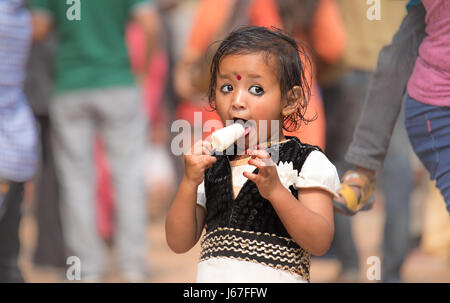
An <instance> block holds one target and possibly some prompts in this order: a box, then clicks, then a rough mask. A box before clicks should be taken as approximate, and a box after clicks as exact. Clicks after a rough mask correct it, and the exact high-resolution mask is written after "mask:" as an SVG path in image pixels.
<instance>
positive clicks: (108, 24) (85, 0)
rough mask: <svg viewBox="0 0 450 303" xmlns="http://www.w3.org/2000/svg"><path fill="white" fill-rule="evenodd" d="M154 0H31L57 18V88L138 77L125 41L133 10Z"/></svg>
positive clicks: (126, 82) (124, 82) (127, 81)
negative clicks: (131, 64)
mask: <svg viewBox="0 0 450 303" xmlns="http://www.w3.org/2000/svg"><path fill="white" fill-rule="evenodd" d="M150 2H151V1H149V0H71V1H66V0H31V9H32V10H40V11H44V12H47V13H49V14H50V16H51V17H52V18H53V21H54V29H55V30H56V33H57V36H58V41H59V44H58V49H57V52H56V62H55V63H56V64H55V69H56V70H55V82H56V84H55V85H56V87H55V88H56V91H59V92H61V91H70V90H76V89H85V88H98V87H104V86H112V85H132V84H133V82H134V79H133V76H132V74H131V68H130V63H129V59H128V53H127V48H126V44H125V27H126V24H127V22H128V18H129V16H130V13H131V12H132V11H133V10H134V9H138V8H139V7H140V6H141V5H142V4H145V3H150ZM77 3H79V6H78V7H77ZM77 17H79V18H77ZM74 18H75V19H74ZM70 19H72V20H70ZM76 19H79V20H76Z"/></svg>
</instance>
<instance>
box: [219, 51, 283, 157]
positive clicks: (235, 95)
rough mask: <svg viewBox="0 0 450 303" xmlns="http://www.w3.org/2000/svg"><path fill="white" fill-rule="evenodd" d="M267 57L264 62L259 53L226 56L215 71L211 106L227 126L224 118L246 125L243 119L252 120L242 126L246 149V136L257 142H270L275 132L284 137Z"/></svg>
mask: <svg viewBox="0 0 450 303" xmlns="http://www.w3.org/2000/svg"><path fill="white" fill-rule="evenodd" d="M269 59H270V60H268V63H269V65H268V64H267V63H266V61H265V60H264V57H263V55H262V54H261V53H252V54H245V55H227V56H226V57H224V58H223V59H222V60H221V62H220V66H219V71H218V73H217V86H216V100H215V107H216V110H217V113H218V114H219V116H220V118H221V120H222V123H223V124H224V125H227V120H233V121H235V122H236V121H237V120H239V119H240V120H243V122H244V123H245V125H246V126H247V125H249V124H250V123H247V121H254V122H255V123H254V124H253V125H252V126H250V128H249V129H247V128H246V133H245V134H246V138H245V143H246V148H248V147H250V146H249V144H250V141H249V140H250V139H249V136H252V141H251V142H252V143H258V144H259V143H263V141H266V140H267V141H270V140H271V138H274V137H275V135H276V134H277V133H278V136H279V138H277V139H279V140H283V139H284V135H283V131H282V127H281V126H282V125H281V121H282V120H281V118H282V115H281V113H282V109H283V104H284V102H283V100H282V96H281V89H280V84H279V80H278V77H277V75H276V63H275V60H273V59H272V58H270V57H269ZM271 121H274V122H272V123H271ZM228 123H230V122H228ZM271 124H272V127H271ZM274 126H276V127H274ZM261 128H265V130H267V131H264V130H263V131H262V133H261V134H263V133H264V134H265V133H267V136H265V135H261V134H260V129H261ZM248 133H249V134H248ZM258 134H260V135H259V136H258ZM260 137H261V138H260ZM255 139H256V141H257V142H255V141H254V140H255ZM260 141H261V142H260Z"/></svg>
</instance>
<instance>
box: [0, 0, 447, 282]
mask: <svg viewBox="0 0 450 303" xmlns="http://www.w3.org/2000/svg"><path fill="white" fill-rule="evenodd" d="M65 2H66V1H52V0H31V1H28V2H26V1H21V0H0V60H1V61H5V62H8V63H11V64H12V63H14V62H19V60H22V61H23V62H25V63H26V65H24V66H23V68H24V74H23V75H17V77H15V76H14V75H12V74H8V73H9V71H8V69H2V68H1V67H0V73H1V74H0V110H1V109H2V108H6V107H7V106H8V100H9V99H8V98H10V99H12V98H14V96H15V95H13V94H16V93H17V96H19V95H20V97H18V98H20V99H21V100H23V101H24V103H27V104H28V105H29V106H30V108H31V110H32V114H33V115H32V116H33V120H34V121H33V122H32V123H33V124H35V126H36V134H35V138H36V140H35V142H34V141H33V140H31V139H30V142H29V143H27V144H28V145H27V148H28V147H30V146H31V148H30V149H35V150H36V159H33V158H32V160H20V161H18V162H19V163H18V167H23V166H24V165H25V166H26V165H28V166H29V167H32V166H35V167H36V171H34V170H32V171H31V172H30V173H28V174H21V175H16V174H14V172H12V173H11V175H6V176H2V175H1V174H0V180H2V178H3V179H4V180H9V181H12V182H2V183H1V184H2V187H1V188H0V227H1V228H2V231H1V232H0V237H1V238H0V246H1V247H0V266H2V267H1V268H7V270H6V269H5V270H4V271H3V272H0V280H4V281H20V280H22V278H21V275H20V269H17V268H16V267H17V266H16V265H17V258H18V255H19V253H18V252H19V250H20V240H19V235H18V226H19V221H20V217H21V215H20V203H21V202H22V200H25V201H27V200H28V202H29V203H30V204H31V205H32V210H33V216H34V217H35V219H36V228H37V231H36V241H35V248H34V251H33V257H32V259H33V263H34V264H35V265H36V266H45V267H54V268H66V267H67V263H66V261H67V257H68V256H77V257H79V258H80V260H81V262H82V264H83V271H82V273H81V278H82V279H84V280H86V281H92V282H100V281H102V279H103V276H104V274H105V267H107V266H108V264H106V261H105V255H106V254H107V252H108V250H109V248H113V249H115V250H116V259H117V268H118V271H119V272H120V273H121V275H122V278H123V281H130V282H134V281H145V280H146V279H147V277H148V274H149V272H151V271H152V268H151V266H149V265H148V263H147V251H148V243H147V240H148V236H147V235H148V233H147V228H148V227H149V226H150V225H149V224H150V223H149V222H151V221H152V220H161V219H162V218H164V217H165V215H166V211H167V210H168V207H169V204H170V202H171V200H172V198H173V195H174V193H175V190H176V187H177V185H178V183H179V180H180V179H181V177H182V175H183V157H181V156H176V155H174V153H173V152H172V149H171V147H172V144H173V138H174V137H175V136H176V135H178V133H177V130H172V129H171V125H172V122H173V121H175V120H179V119H183V120H186V121H188V122H189V124H190V125H191V126H192V132H191V133H190V134H189V136H191V138H195V137H196V136H197V137H198V136H200V137H203V138H205V137H207V136H208V135H209V134H210V133H211V132H212V131H213V130H214V129H212V130H208V131H204V130H203V125H204V123H205V122H206V121H207V120H211V119H216V120H218V119H219V118H218V116H217V115H216V113H215V112H214V111H211V109H210V108H209V105H208V100H207V98H206V94H205V93H206V89H207V83H208V80H209V79H208V73H209V70H208V64H209V60H210V57H211V55H212V53H213V52H214V50H215V48H216V47H217V43H214V42H216V41H220V40H221V39H223V38H224V37H225V35H226V34H227V33H229V32H231V31H232V30H233V29H234V28H236V27H237V26H239V25H249V24H251V25H258V26H266V27H270V26H274V27H277V28H282V29H283V30H285V31H286V32H287V33H289V34H290V35H291V36H293V37H295V38H296V40H297V41H299V43H301V44H303V45H305V46H306V47H307V49H308V53H309V55H310V57H311V58H312V62H313V65H312V69H311V70H309V71H308V73H309V78H310V79H311V82H312V83H311V84H312V95H311V99H310V100H309V105H308V109H307V113H306V115H307V116H308V118H311V119H313V121H312V122H309V123H308V124H305V125H302V126H301V127H300V129H299V130H298V131H297V132H294V133H290V135H294V136H297V137H299V138H300V140H301V141H302V142H306V143H309V144H314V145H318V146H320V147H321V148H322V149H323V150H324V152H325V154H326V155H327V157H328V158H329V159H330V160H331V162H332V163H333V164H334V165H335V166H336V168H337V170H338V173H339V176H342V175H343V174H344V173H345V172H346V171H347V170H348V169H350V168H351V166H352V165H351V164H350V163H349V162H348V161H345V159H344V158H345V154H346V151H347V149H348V147H349V145H350V144H351V142H352V138H353V133H354V130H355V128H356V127H357V123H358V120H359V119H360V113H361V111H362V109H363V106H364V101H365V99H366V94H367V91H368V88H369V85H370V82H371V79H372V78H373V74H374V72H375V70H376V68H377V62H378V56H379V54H380V51H381V49H382V48H383V46H385V45H389V44H390V43H391V41H392V40H393V37H394V34H395V33H396V32H397V30H398V29H399V27H400V25H401V23H402V20H403V19H404V18H405V16H406V14H407V12H408V11H407V8H406V6H407V4H408V2H409V1H407V0H400V1H398V0H397V1H394V0H380V1H379V3H380V5H379V7H377V6H376V5H375V4H367V3H366V1H348V0H237V1H232V0H214V1H213V0H198V1H197V0H184V1H181V0H154V1H144V0H142V1H140V0H123V1H122V0H120V1H119V0H118V1H115V2H114V4H112V3H110V1H106V0H102V1H100V0H99V1H97V2H96V5H93V4H92V5H87V4H86V2H87V1H86V0H80V1H73V2H72V4H66V3H65ZM77 3H78V4H77ZM374 3H378V2H377V1H375V2H374ZM22 5H26V8H24V7H22ZM77 5H79V7H77ZM374 5H375V6H374ZM21 9H23V11H22V12H20V13H18V12H19V10H21ZM77 9H79V10H77ZM376 9H379V10H380V11H379V12H378V13H379V14H380V18H376V14H374V15H373V16H371V15H370V14H371V13H372V11H371V10H376ZM410 9H411V8H410ZM27 12H28V13H29V15H28V17H27V16H26V14H27ZM16 13H17V14H20V16H21V18H22V17H23V18H24V22H23V24H27V22H28V24H30V28H29V29H28V30H29V31H30V32H29V33H25V32H24V31H27V29H26V28H25V26H24V25H20V26H23V27H24V28H21V27H20V26H19V25H18V22H19V18H18V17H17V16H18V15H17V16H16V15H14V14H16ZM8 14H10V16H12V17H8ZM371 17H373V18H375V20H373V18H371ZM422 17H423V18H424V16H422ZM27 18H29V19H28V21H27V20H25V19H27ZM422 22H424V21H423V20H422ZM8 23H11V27H10V28H9V29H7V30H8V32H9V33H13V34H12V35H15V38H14V39H15V41H13V42H14V45H13V44H12V43H13V42H11V41H8V40H6V43H11V44H3V42H1V39H2V38H4V37H6V36H7V35H6V34H5V32H3V31H5V29H3V30H2V26H8ZM15 23H17V24H15ZM4 24H6V25H4ZM14 31H17V34H14ZM19 33H23V38H21V39H19V38H18V37H19V36H20V35H19ZM26 37H32V38H30V40H29V41H28V42H26V41H25V40H26ZM14 39H13V40H14ZM28 49H29V51H28ZM20 53H23V54H22V56H28V58H27V59H26V60H23V58H22V59H21V58H19V57H20V56H18V55H17V54H20ZM395 63H396V62H390V63H389V62H388V63H386V64H391V65H394V64H395ZM2 64H3V62H0V66H1V65H2ZM18 64H20V63H18ZM378 64H380V63H378ZM15 79H16V80H15ZM14 81H15V82H14ZM391 81H395V79H391ZM14 85H17V87H23V94H20V93H19V92H14V91H13V90H12V89H11V87H13V86H14ZM402 98H403V96H402ZM4 100H5V101H4ZM399 111H400V112H401V114H400V115H398V117H399V118H398V121H397V122H396V124H395V127H394V130H393V135H392V137H391V138H390V139H389V140H388V141H390V145H389V150H388V152H387V154H386V158H385V160H384V165H383V167H382V168H381V169H379V171H378V176H377V190H376V207H381V208H383V209H384V210H385V223H384V232H383V243H382V249H381V250H382V271H381V272H382V281H383V282H401V281H402V276H401V268H402V265H403V263H404V261H405V259H406V257H407V256H408V254H409V253H410V252H411V251H412V250H413V249H418V248H422V249H424V248H426V249H428V250H429V251H432V252H434V253H438V254H441V255H444V256H446V257H447V258H448V259H449V260H450V222H449V216H448V213H447V212H446V211H445V203H444V198H443V197H442V196H440V195H434V192H432V191H431V189H432V188H433V187H434V185H430V178H429V175H428V172H427V171H426V170H425V169H424V167H423V166H422V164H421V163H420V161H419V160H418V159H417V157H416V156H415V155H414V153H413V151H412V148H411V147H410V143H409V139H408V135H407V133H406V129H405V126H404V121H403V120H404V118H403V117H404V114H402V113H403V109H402V108H400V109H399ZM447 111H448V107H447ZM199 112H200V113H201V114H202V116H201V117H202V119H201V120H198V119H195V117H194V114H195V113H199ZM5 115H6V114H5ZM5 117H6V116H2V114H0V119H5V120H4V121H6V118H5ZM30 117H31V115H30ZM378 123H379V124H380V125H382V124H383V123H384V121H378ZM0 126H2V123H1V121H0ZM18 127H19V128H21V129H23V126H21V125H19V126H18ZM2 131H4V130H3V129H0V135H1V132H2ZM30 132H31V133H33V131H32V130H30V131H29V132H27V133H26V134H23V133H21V132H17V133H16V136H25V135H27V136H33V135H30ZM1 142H2V141H1V140H0V147H2V145H1ZM14 144H18V146H19V143H17V142H14ZM18 148H19V149H21V151H22V152H23V151H24V150H23V148H22V147H20V146H19V147H18ZM1 153H2V151H1V150H0V156H1ZM26 159H28V158H26ZM35 162H36V163H35ZM17 171H18V170H15V172H17ZM0 172H1V164H0ZM13 190H14V192H13ZM6 193H8V194H7V195H6ZM23 193H25V198H24V199H22V196H23ZM430 193H433V199H432V200H433V201H436V203H437V204H439V205H440V206H442V207H439V206H438V207H437V209H438V210H437V211H435V212H434V213H432V214H431V217H432V219H431V220H430V219H427V220H426V219H425V213H427V214H428V215H429V216H430V214H429V212H430V210H427V207H429V205H428V204H426V203H424V201H426V200H430V199H428V198H427V197H428V196H429V195H430ZM13 194H14V196H13ZM8 199H9V200H8ZM2 201H3V202H2ZM12 201H15V202H16V205H15V206H14V207H10V206H9V207H7V206H8V205H7V202H8V203H12ZM431 209H436V208H433V207H432V208H431ZM3 210H5V211H3ZM353 220H354V217H350V216H345V215H341V214H338V213H336V214H335V225H336V226H335V237H334V241H333V244H332V247H331V248H330V250H329V252H328V253H327V254H326V255H325V257H326V258H334V259H336V260H338V262H339V264H340V265H341V269H340V272H339V275H338V277H336V281H344V282H358V281H360V280H359V279H360V276H361V274H360V272H361V268H360V267H361V263H362V262H364V261H361V260H360V258H361V257H360V254H359V252H358V245H357V243H355V241H356V240H355V238H354V237H353ZM427 222H433V224H434V226H433V227H430V226H427V224H429V223H427ZM438 222H440V223H438ZM6 224H8V226H6ZM436 224H437V225H438V226H436ZM6 227H7V228H8V229H7V230H6V231H5V228H6ZM367 237H371V235H367ZM434 238H437V240H434ZM425 240H426V241H425ZM17 270H19V271H17ZM64 279H65V277H64V278H62V280H64Z"/></svg>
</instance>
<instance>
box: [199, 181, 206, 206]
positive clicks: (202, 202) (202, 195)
mask: <svg viewBox="0 0 450 303" xmlns="http://www.w3.org/2000/svg"><path fill="white" fill-rule="evenodd" d="M197 205H200V206H202V207H204V208H205V209H206V194H205V181H202V183H200V185H199V186H198V188H197Z"/></svg>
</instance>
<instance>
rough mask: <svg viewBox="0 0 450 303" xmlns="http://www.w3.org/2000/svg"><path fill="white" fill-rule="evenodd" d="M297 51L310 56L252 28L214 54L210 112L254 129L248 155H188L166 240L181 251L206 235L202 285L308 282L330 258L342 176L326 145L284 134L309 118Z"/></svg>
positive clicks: (277, 34) (203, 145) (205, 144)
mask: <svg viewBox="0 0 450 303" xmlns="http://www.w3.org/2000/svg"><path fill="white" fill-rule="evenodd" d="M299 53H301V54H303V55H305V52H304V51H303V50H302V49H300V51H299V47H298V45H297V42H296V41H295V40H293V39H292V38H290V37H289V36H287V35H286V34H284V33H283V32H281V31H279V30H275V29H272V30H269V29H267V28H265V27H256V26H246V27H240V28H238V29H236V30H234V31H233V32H231V34H230V35H229V36H228V37H227V38H226V39H224V40H223V41H222V42H221V44H220V46H219V48H218V49H217V51H216V53H215V55H214V58H213V60H212V65H211V82H210V86H209V89H208V99H209V102H210V105H211V107H212V108H213V109H214V110H215V111H217V113H218V115H219V116H220V118H221V121H222V123H223V124H224V125H226V124H227V125H228V124H229V122H234V123H240V122H239V121H238V120H239V119H241V122H243V121H254V122H255V124H254V126H252V127H250V130H249V131H248V132H247V133H244V135H245V140H244V141H245V151H247V152H246V153H243V154H242V155H239V154H236V153H232V154H231V153H228V150H227V153H226V154H225V153H215V154H213V155H211V151H212V149H213V147H212V145H211V142H210V141H207V140H205V141H203V140H202V141H199V142H197V143H195V145H194V146H193V152H192V150H191V152H190V153H187V154H186V155H185V156H184V159H185V173H184V177H183V180H182V182H181V184H180V186H179V188H178V191H177V195H176V197H175V199H174V201H173V204H172V206H171V209H170V211H169V215H168V216H167V219H166V240H167V243H168V244H169V247H170V248H171V249H172V250H173V251H175V252H177V253H184V252H186V251H188V250H190V249H191V248H192V247H193V246H194V245H195V244H196V243H197V242H198V241H199V239H200V237H201V236H202V234H203V229H204V228H206V233H205V234H204V236H203V237H202V241H201V242H202V244H201V256H200V262H199V264H198V270H197V282H203V283H204V282H209V283H210V282H287V283H305V282H309V267H310V254H315V255H320V254H323V253H324V252H325V251H326V250H327V249H328V247H329V245H330V243H331V240H332V238H333V229H334V228H333V226H334V224H333V207H332V197H333V196H334V195H336V194H337V190H338V185H339V178H338V175H337V172H336V169H335V167H334V166H333V164H331V162H330V161H329V160H328V159H327V158H326V156H325V155H324V154H323V153H322V152H321V151H320V148H319V147H317V146H312V145H309V144H306V143H302V142H300V140H299V139H298V138H297V137H295V136H285V135H284V134H283V129H285V130H288V131H292V130H294V129H296V128H298V127H301V126H302V125H303V124H301V123H300V122H301V121H302V120H303V119H308V118H307V117H306V116H304V114H305V112H306V106H308V101H309V96H310V93H311V91H310V87H309V85H310V83H309V82H308V81H307V77H306V71H305V70H306V66H305V63H304V61H303V62H302V60H301V59H300V56H299ZM255 79H257V80H256V81H255ZM268 121H271V122H268ZM272 122H276V125H277V127H276V128H271V131H270V132H269V135H268V136H267V137H266V138H262V136H258V135H257V134H259V133H260V132H259V130H261V128H266V129H268V126H267V123H271V124H272V125H273V123H272ZM252 137H253V138H252ZM255 137H256V138H255ZM253 139H255V140H253ZM252 142H254V144H256V145H255V146H253V145H252ZM235 145H236V144H235ZM242 145H244V144H242ZM196 147H198V148H196ZM240 147H241V148H242V150H244V146H240ZM240 147H239V143H238V150H239V148H240ZM232 149H233V150H234V149H235V148H233V146H232ZM196 150H198V151H199V152H196ZM271 150H272V153H274V151H275V150H278V151H279V155H280V157H279V159H277V160H275V159H274V157H273V156H272V157H271V155H270V154H269V153H270V151H271ZM274 161H276V162H277V163H275V162H274ZM282 162H284V163H286V164H285V165H286V166H284V168H282V167H283V163H282ZM288 163H289V165H290V167H289V165H288ZM283 175H284V176H286V175H290V176H292V178H289V177H283ZM248 181H250V182H248ZM261 248H263V249H261ZM258 251H259V252H260V253H258ZM286 251H289V253H287V254H286V253H285V252H286ZM280 255H282V256H283V258H280V257H279V256H280Z"/></svg>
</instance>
